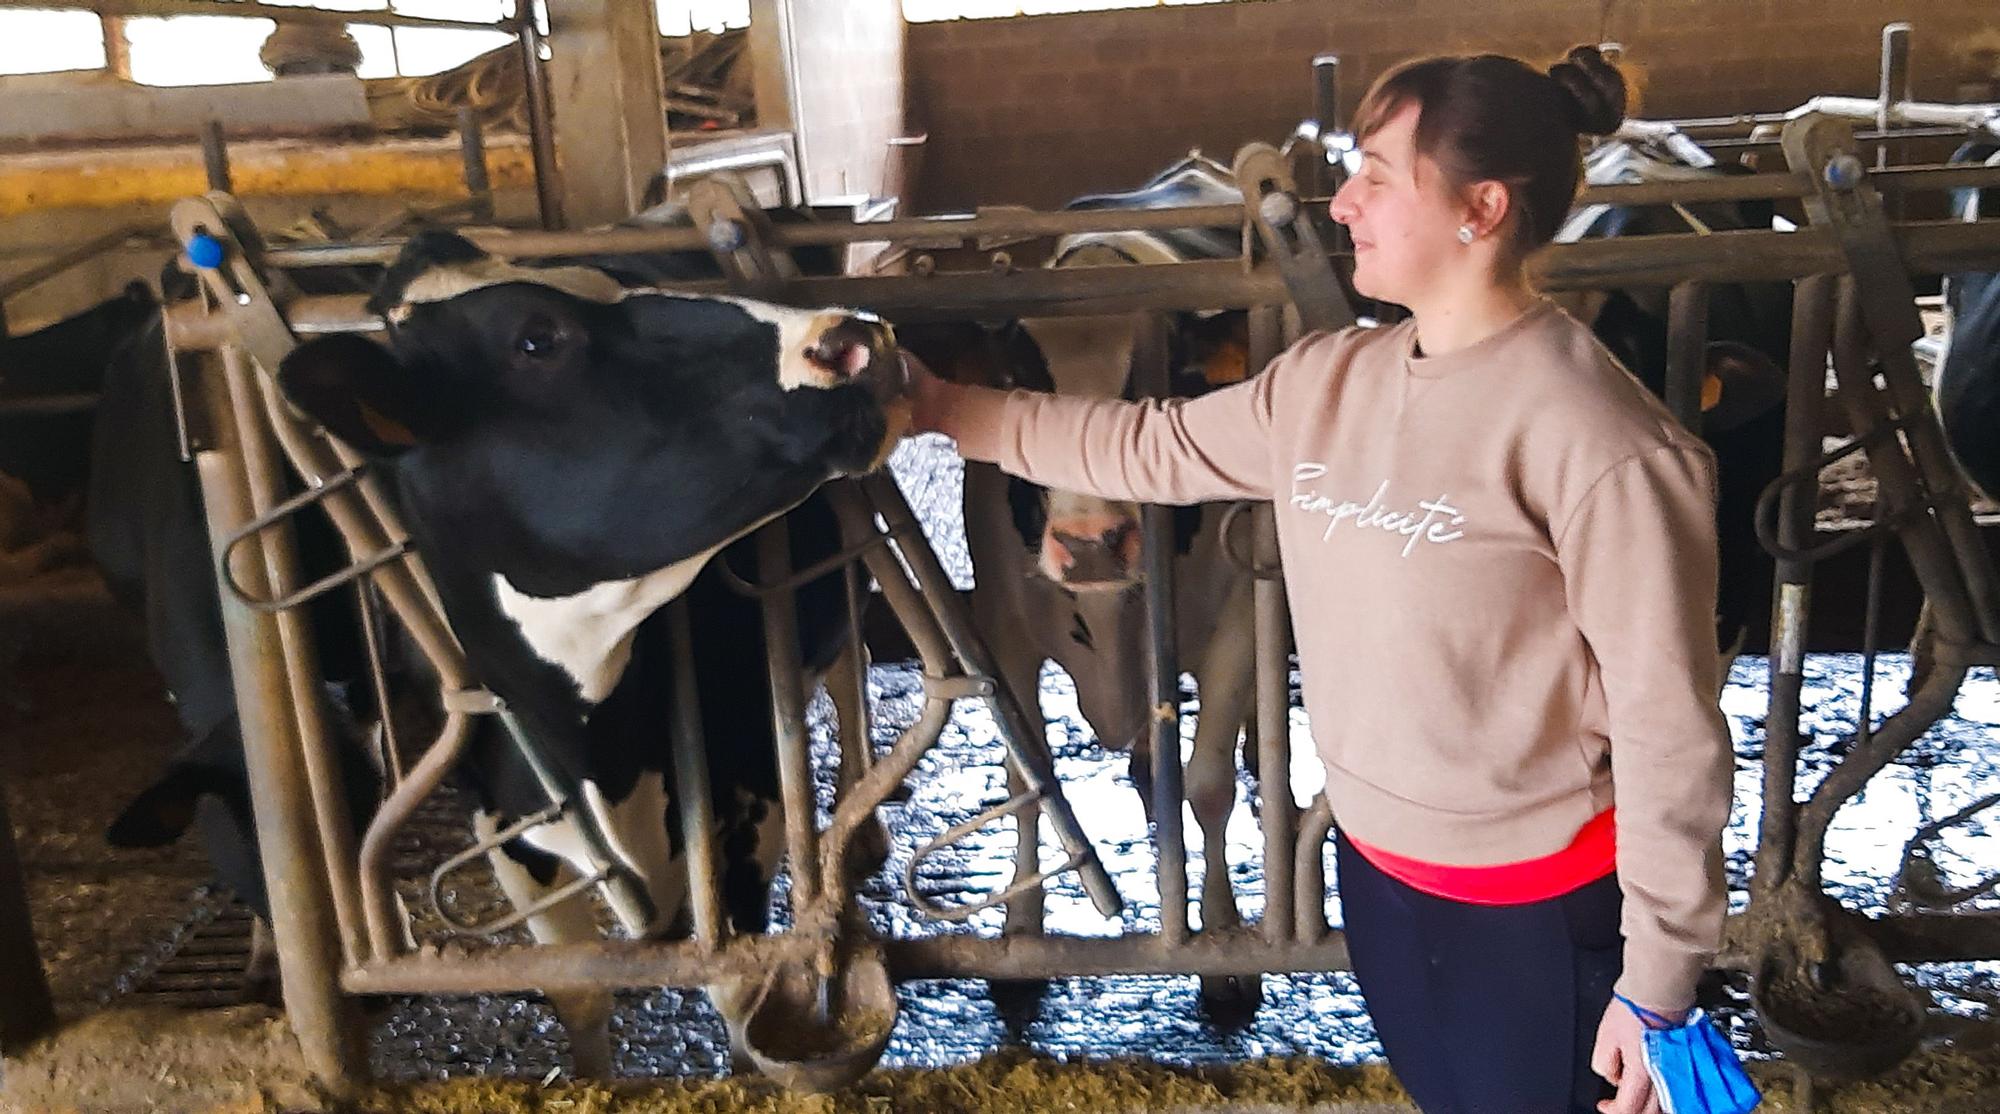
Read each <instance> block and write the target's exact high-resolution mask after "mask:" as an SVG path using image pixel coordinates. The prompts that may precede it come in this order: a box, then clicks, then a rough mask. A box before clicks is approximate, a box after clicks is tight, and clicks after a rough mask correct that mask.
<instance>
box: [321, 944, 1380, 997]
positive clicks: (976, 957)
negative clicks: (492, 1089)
mask: <svg viewBox="0 0 2000 1114" xmlns="http://www.w3.org/2000/svg"><path fill="white" fill-rule="evenodd" d="M804 943H807V942H802V941H798V940H794V939H791V938H789V934H787V935H779V936H742V937H737V938H735V939H732V940H731V941H730V942H729V944H728V946H727V947H725V948H724V949H723V951H722V953H721V954H720V955H715V954H704V953H702V952H700V951H698V950H697V949H696V948H695V947H694V946H693V945H692V944H690V943H687V942H674V943H664V942H658V941H635V940H601V941H590V942H586V943H576V944H544V945H541V946H538V947H532V948H505V949H495V950H492V951H482V952H476V953H473V954H470V955H463V956H454V957H452V958H450V959H443V958H440V957H430V956H408V957H405V958H403V959H399V960H394V961H391V962H386V963H374V964H369V965H368V966H367V967H364V968H359V969H355V970H351V971H349V972H347V974H346V977H345V978H344V980H343V983H344V985H345V986H346V987H347V989H348V990H349V991H350V992H352V993H356V994H475V993H498V994H506V993H532V992H535V991H549V990H558V991H560V990H569V989H585V988H601V987H605V986H618V987H638V986H648V987H651V986H705V985H708V984H711V983H713V982H714V981H716V973H717V971H718V970H723V971H732V970H740V971H763V970H769V969H770V968H772V967H773V966H775V965H777V964H778V963H779V962H781V961H783V960H784V959H786V958H788V957H791V956H794V955H796V954H797V953H798V952H799V951H800V950H801V947H802V945H803V944H804ZM882 948H883V950H884V952H885V953H886V954H885V957H886V959H887V961H888V963H889V967H890V970H891V971H892V972H894V975H895V977H896V978H898V979H922V978H983V979H1044V978H1062V977H1066V976H1106V975H1161V974H1195V975H1237V974H1257V973H1260V972H1279V973H1306V972H1314V971H1344V970H1347V969H1349V968H1350V967H1351V966H1352V963H1351V962H1350V960H1349V958H1348V955H1347V941H1346V938H1345V936H1344V935H1342V934H1341V933H1338V932H1330V933H1328V934H1327V936H1326V938H1325V939H1324V940H1322V941H1320V942H1319V943H1317V944H1313V945H1294V946H1291V947H1287V948H1281V949H1279V948H1270V947H1268V946H1266V945H1264V944H1263V943H1262V942H1261V941H1259V940H1258V939H1257V935H1256V933H1254V932H1251V931H1249V930H1246V929H1233V930H1227V931H1218V932H1216V933H1215V934H1213V935H1210V934H1206V933H1204V934H1202V935H1200V936H1197V937H1195V938H1193V939H1191V940H1189V941H1188V942H1187V943H1186V944H1184V945H1182V946H1180V947H1178V948H1166V947H1162V946H1161V944H1160V941H1159V938H1158V937H1155V936H1150V935H1139V936H1113V937H1081V936H1004V937H999V938H982V937H975V936H964V935H945V936H933V937H927V938H924V939H918V940H885V941H883V942H882Z"/></svg>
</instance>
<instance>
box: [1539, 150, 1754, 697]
mask: <svg viewBox="0 0 2000 1114" xmlns="http://www.w3.org/2000/svg"><path fill="white" fill-rule="evenodd" d="M1584 171H1585V175H1584V176H1585V180H1586V182H1587V183H1588V184H1590V185H1613V184H1619V183H1631V182H1659V181H1675V180H1692V179H1704V178H1713V177H1716V176H1718V175H1721V174H1724V173H1728V172H1731V171H1730V170H1729V169H1726V168H1723V167H1715V168H1696V167H1689V166H1686V165H1683V164H1681V163H1678V162H1669V161H1667V160H1664V159H1660V158H1655V157H1653V156H1651V155H1649V154H1647V153H1646V152H1645V151H1642V150H1640V149H1639V148H1637V147H1635V146H1633V145H1631V144H1629V143H1626V142H1623V141H1611V142H1607V143H1603V144H1600V145H1599V146H1598V147H1597V148H1596V149H1594V150H1593V151H1592V152H1591V153H1590V155H1589V157H1588V158H1587V159H1586V160H1585V163H1584ZM1774 216H1775V211H1774V207H1773V204H1772V203H1771V202H1769V201H1745V202H1735V203H1729V202H1703V203H1698V204H1694V205H1674V206H1644V207H1640V206H1619V205H1586V206H1582V207H1580V208H1578V209H1576V210H1575V211H1574V212H1572V213H1571V214H1570V216H1569V219H1568V220H1567V221H1565V222H1564V225H1563V227H1562V229H1561V230H1559V231H1558V233H1557V235H1556V242H1558V243H1570V242H1575V241H1577V240H1582V239H1589V238H1599V237H1613V236H1643V235H1655V234H1661V233H1673V232H1690V231H1692V232H1697V233H1706V232H1709V231H1714V230H1725V229H1748V228H1770V227H1772V219H1773V217H1774ZM1708 298H1709V306H1708V335H1709V343H1708V348H1707V351H1706V353H1705V359H1704V376H1705V378H1704V385H1703V391H1702V408H1703V417H1702V422H1701V428H1700V429H1699V430H1697V431H1695V432H1698V433H1699V434H1700V435H1701V438H1702V440H1703V441H1705V442H1706V443H1707V444H1708V446H1709V448H1710V449H1712V450H1714V452H1715V456H1716V471H1717V487H1718V489H1719V490H1718V493H1717V506H1716V536H1717V543H1718V550H1719V556H1720V560H1721V575H1720V579H1719V584H1718V595H1717V602H1716V647H1717V650H1718V652H1720V653H1721V654H1722V655H1723V658H1724V669H1723V671H1722V674H1723V676H1725V677H1726V676H1728V673H1729V670H1728V668H1727V665H1728V661H1729V659H1731V658H1733V657H1734V656H1735V655H1736V653H1737V651H1738V650H1739V649H1740V648H1741V646H1742V643H1743V639H1744V636H1745V632H1746V631H1747V630H1748V628H1749V626H1750V624H1751V623H1752V621H1753V620H1754V619H1755V618H1756V616H1757V615H1758V614H1760V613H1761V612H1763V611H1765V610H1767V602H1768V599H1769V589H1770V583H1771V577H1772V572H1773V566H1772V560H1771V556H1770V554H1769V553H1767V552H1765V550H1764V547H1763V545H1762V544H1760V543H1759V542H1758V540H1757V532H1756V509H1757V499H1758V497H1759V496H1760V495H1761V494H1762V493H1763V491H1764V488H1765V487H1766V486H1768V485H1769V484H1770V483H1771V481H1773V480H1775V479H1777V478H1778V474H1779V472H1780V471H1782V470H1783V464H1784V428H1785V406H1784V401H1785V372H1784V369H1785V368H1786V367H1787V366H1788V363H1787V361H1788V360H1789V354H1790V351H1791V328H1792V286H1791V283H1789V282H1759V283H1713V284H1710V286H1709V288H1708ZM1564 300H1565V302H1566V303H1567V308H1569V309H1570V311H1571V312H1572V313H1574V314H1575V315H1576V316H1577V318H1578V319H1579V320H1581V321H1583V322H1584V323H1586V324H1588V325H1590V326H1591V328H1592V330H1593V331H1594V332H1595V333H1596V334H1597V337H1598V339H1599V340H1600V341H1602V342H1603V343H1604V345H1605V347H1606V348H1608V349H1610V351H1611V354H1612V355H1613V356H1616V357H1617V358H1618V361H1619V362H1620V363H1622V364H1624V365H1625V367H1626V368H1627V370H1629V371H1631V372H1632V374H1633V375H1635V376H1637V377H1638V378H1639V380H1640V382H1642V383H1644V384H1645V385H1646V387H1647V389H1649V390H1651V391H1652V392H1653V393H1654V394H1656V395H1662V396H1663V395H1665V393H1666V381H1667V324H1668V323H1667V291H1666V290H1664V289H1631V290H1611V291H1590V292H1587V293H1585V294H1583V295H1580V296H1571V297H1568V298H1566V299H1564Z"/></svg>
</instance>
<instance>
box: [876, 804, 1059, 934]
mask: <svg viewBox="0 0 2000 1114" xmlns="http://www.w3.org/2000/svg"><path fill="white" fill-rule="evenodd" d="M1046 797H1047V794H1045V793H1039V792H1035V791H1032V790H1031V791H1029V792H1026V793H1022V794H1020V795H1019V796H1016V797H1014V798H1012V799H1010V800H1007V801H1003V802H1002V803H1000V804H997V805H995V806H993V807H992V808H989V809H987V810H986V811H985V812H982V813H979V814H978V815H976V816H973V817H972V818H971V819H969V820H962V821H960V822H958V823H956V824H953V825H952V826H951V827H949V828H946V829H945V830H944V832H943V833H942V834H940V835H939V836H937V837H936V838H935V839H932V840H931V841H930V842H928V843H926V844H924V845H923V846H922V847H919V848H917V850H916V853H915V854H912V855H911V856H910V861H909V862H908V863H906V864H905V865H904V867H903V890H904V892H905V893H907V894H908V895H909V897H910V904H911V905H914V906H915V907H916V909H917V912H919V913H921V914H923V915H924V916H927V917H930V918H933V919H935V920H940V921H962V920H964V919H965V918H967V917H970V916H971V915H973V914H974V913H977V912H980V911H981V910H984V909H991V908H993V907H994V906H996V905H1004V904H1006V902H1007V900H1008V899H1009V898H1012V897H1016V896H1018V895H1020V894H1024V893H1027V892H1028V891H1029V890H1032V889H1037V888H1039V887H1040V886H1041V884H1042V883H1043V882H1046V881H1048V880H1049V879H1050V878H1054V877H1056V876H1057V875H1060V874H1067V873H1069V872H1070V871H1072V870H1075V869H1076V868H1077V867H1078V866H1079V865H1081V864H1082V861H1083V856H1081V855H1075V854H1072V855H1069V856H1067V857H1065V858H1064V860H1063V862H1062V865H1060V866H1058V867H1055V868H1054V869H1052V870H1049V869H1044V870H1037V871H1035V872H1034V873H1033V874H1029V875H1027V876H1025V877H1021V878H1017V879H1015V880H1014V882H1013V883H1012V884H1011V885H1009V886H1007V887H1006V888H1005V889H1002V890H998V891H996V892H994V893H990V894H988V895H986V896H985V897H982V898H979V899H977V900H974V901H969V902H966V903H964V904H959V905H947V904H945V903H943V902H939V901H933V900H931V899H930V898H928V897H926V896H925V895H924V893H923V891H922V890H919V889H918V888H917V871H918V870H919V869H921V868H922V867H923V865H924V860H926V859H928V858H929V857H930V856H932V855H935V854H937V853H938V852H940V851H943V850H944V849H945V848H947V847H951V846H952V845H954V844H956V843H957V842H958V841H959V840H961V839H964V838H965V837H966V836H968V835H971V834H972V833H973V832H976V831H978V830H979V829H981V828H983V827H985V826H986V825H988V824H991V823H993V822H994V821H995V820H1001V819H1004V818H1006V817H1008V816H1012V815H1014V814H1015V813H1017V812H1020V811H1021V810H1022V809H1025V808H1030V807H1033V806H1035V805H1038V804H1040V803H1041V802H1042V801H1043V800H1044V799H1046Z"/></svg>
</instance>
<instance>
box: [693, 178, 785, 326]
mask: <svg viewBox="0 0 2000 1114" xmlns="http://www.w3.org/2000/svg"><path fill="white" fill-rule="evenodd" d="M687 205H688V213H689V215H691V216H693V217H694V221H695V224H696V225H698V226H699V227H700V228H701V230H702V232H703V234H704V235H705V236H706V238H707V240H708V250H709V254H711V255H713V256H715V261H716V263H717V264H718V265H719V266H721V268H722V273H723V274H724V275H725V276H726V277H727V278H728V279H729V281H730V284H731V285H732V286H735V287H737V288H738V289H740V290H743V291H746V292H748V293H752V294H757V295H761V296H764V297H769V296H772V295H774V294H776V293H777V292H779V291H781V290H783V289H784V288H785V286H786V284H788V283H790V282H791V281H792V280H793V279H796V278H798V277H799V268H798V265H797V264H795V263H793V262H792V257H791V256H790V255H787V254H786V253H785V252H784V251H783V250H781V249H778V248H774V247H773V246H772V243H773V237H772V235H771V218H770V217H769V216H768V215H766V214H765V212H764V210H763V209H762V208H761V207H760V206H759V205H758V204H757V198H756V196H755V195H754V194H753V193H751V191H750V186H749V184H748V183H746V182H745V181H744V180H743V179H742V177H741V176H740V175H737V174H735V173H733V172H730V171H717V172H715V173H713V174H709V175H706V176H704V177H702V178H700V179H698V180H697V181H696V182H695V183H694V184H693V185H692V186H690V187H689V188H688V201H687Z"/></svg>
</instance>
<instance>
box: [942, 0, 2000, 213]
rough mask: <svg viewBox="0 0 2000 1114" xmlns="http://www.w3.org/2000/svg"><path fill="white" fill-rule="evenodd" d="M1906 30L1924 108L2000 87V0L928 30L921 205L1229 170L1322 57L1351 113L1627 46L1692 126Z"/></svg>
mask: <svg viewBox="0 0 2000 1114" xmlns="http://www.w3.org/2000/svg"><path fill="white" fill-rule="evenodd" d="M1893 20H1907V21H1909V22H1911V23H1913V24H1914V25H1915V32H1914V39H1913V49H1912V58H1911V70H1912V74H1913V76H1914V85H1915V92H1916V95H1917V96H1919V97H1924V98H1931V99H1939V100H1956V99H1959V94H1960V92H1961V88H1960V87H1961V85H1964V84H1966V83H1968V82H1972V81H1975V80H1983V79H1990V78H1991V77H1992V76H1993V75H1992V74H1991V72H1990V70H1991V67H1992V66H1993V65H1994V62H1993V54H1992V52H1993V51H1994V49H1995V47H1996V44H2000V5H1996V4H1994V3H1992V0H1599V2H1597V3H1589V2H1583V0H1234V2H1230V3H1217V4H1204V5H1195V6H1188V7H1179V6H1175V7H1162V8H1151V9H1137V10H1122V11H1107V12H1088V13H1077V14H1071V15H1050V16H1026V17H1020V18H1014V19H983V20H959V21H951V22H943V23H918V24H912V25H910V28H909V45H908V50H909V64H910V85H911V88H910V95H911V105H912V122H911V123H912V127H921V128H925V129H927V130H928V131H929V133H930V140H929V143H928V145H927V150H926V153H925V157H924V168H925V169H924V172H923V174H922V176H921V180H920V184H919V188H918V189H917V196H916V202H917V206H918V207H919V208H921V209H922V210H924V211H931V212H937V211H948V210H954V209H962V208H966V207H969V206H973V205H979V204H1028V205H1035V206H1042V207H1046V206H1052V205H1059V204H1061V203H1062V202H1063V201H1065V200H1067V199H1069V198H1071V197H1074V196H1076V195H1077V194H1080V193H1084V192H1088V191H1091V190H1099V189H1108V188H1119V187H1125V186H1132V185H1137V184H1138V183H1139V182H1141V181H1143V180H1144V179H1145V178H1146V177H1148V176H1149V175H1151V174H1152V173H1153V172H1154V171H1156V170H1158V169H1159V168H1160V167H1162V166H1164V165H1166V164H1167V163H1168V162H1169V161H1171V160H1172V159H1174V158H1175V157H1177V156H1179V155H1181V154H1183V153H1185V152H1186V151H1187V150H1188V149H1189V148H1190V147H1197V146H1198V147H1200V148H1202V149H1203V150H1204V151H1206V152H1208V153H1209V154H1211V155H1214V156H1216V157H1218V158H1220V159H1222V160H1223V161H1225V162H1226V161H1228V158H1229V156H1230V155H1231V154H1232V153H1233V152H1234V151H1235V149H1236V148H1237V147H1238V146H1240V145H1241V144H1242V143H1245V142H1247V141H1249V140H1252V139H1264V140H1268V141H1272V142H1277V141H1280V140H1282V138H1283V137H1284V136H1285V135H1287V134H1288V133H1289V132H1290V130H1291V128H1292V127H1293V126H1294V125H1295V124H1296V123H1297V122H1298V121H1299V120H1301V119H1303V118H1304V117H1305V116H1307V115H1309V114H1310V112H1311V107H1312V91H1311V76H1310V73H1309V66H1310V62H1311V59H1312V57H1313V55H1315V54H1317V53H1320V52H1322V51H1332V52H1334V53H1338V54H1339V55H1341V58H1342V68H1341V90H1340V94H1341V103H1342V105H1343V106H1344V109H1347V110H1351V109H1352V107H1353V106H1354V104H1355V103H1356V102H1357V101H1358V100H1359V99H1360V97H1361V94H1362V93H1363V92H1364V91H1365V90H1366V88H1367V85H1368V83H1369V82H1371V81H1373V80H1374V78H1375V77H1376V76H1377V75H1378V74H1380V73H1381V72H1382V71H1383V70H1384V69H1386V68H1388V67H1389V66H1391V65H1393V64H1395V63H1396V62H1397V61H1400V60H1402V59H1404V58H1408V57H1412V56H1416V55H1421V54H1429V53H1438V52H1471V51H1485V50H1492V51H1499V52H1502V53H1507V54H1513V55H1517V56H1520V57H1524V58H1528V59H1530V60H1534V61H1538V62H1540V63H1542V64H1546V63H1547V62H1549V61H1552V60H1554V59H1555V58H1557V57H1559V56H1560V55H1561V54H1562V52H1563V51H1564V50H1566V49H1568V48H1569V47H1570V46H1572V45H1574V44H1576V43H1580V42H1598V41H1602V40H1606V39H1610V40H1616V41H1620V42H1622V43H1624V44H1625V47H1626V51H1627V55H1628V57H1629V58H1630V59H1631V60H1632V63H1633V65H1632V67H1631V68H1632V70H1633V71H1634V73H1633V75H1632V76H1633V77H1634V79H1635V84H1638V85H1639V86H1640V87H1641V97H1642V99H1641V104H1640V106H1639V108H1638V109H1637V111H1638V112H1639V113H1641V114H1643V115H1646V116H1650V117H1655V118H1664V117H1686V116H1697V115H1720V114H1725V113H1735V112H1749V111H1772V110H1782V109H1786V108H1790V107H1792V106H1794V105H1796V104H1798V103H1800V102H1801V101H1803V100H1805V99H1806V98H1807V97H1810V96H1812V95H1814V94H1819V93H1845V94H1864V95H1872V94H1873V93H1874V91H1875V87H1876V84H1877V80H1878V79H1877V69H1878V65H1879V58H1880V53H1881V45H1880V40H1881V28H1882V25H1883V24H1884V23H1886V22H1890V21H1893ZM1982 48H1983V49H1984V50H1985V51H1986V52H1987V53H1986V54H1984V55H1981V54H1980V50H1981V49H1982Z"/></svg>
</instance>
